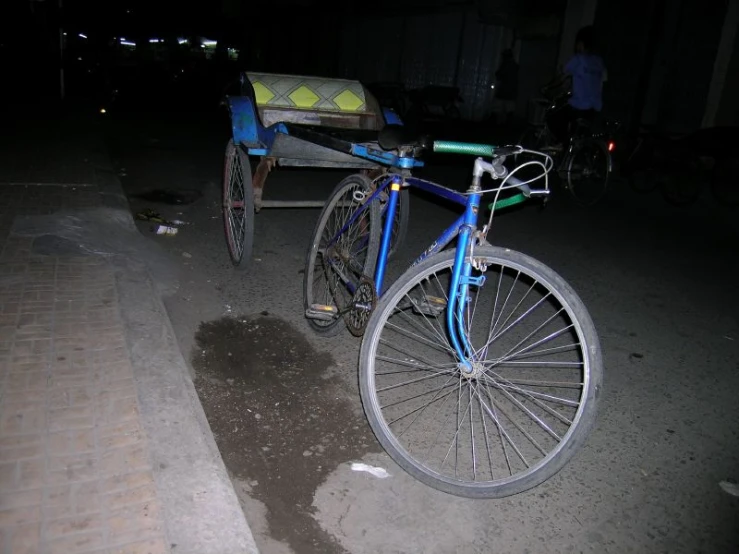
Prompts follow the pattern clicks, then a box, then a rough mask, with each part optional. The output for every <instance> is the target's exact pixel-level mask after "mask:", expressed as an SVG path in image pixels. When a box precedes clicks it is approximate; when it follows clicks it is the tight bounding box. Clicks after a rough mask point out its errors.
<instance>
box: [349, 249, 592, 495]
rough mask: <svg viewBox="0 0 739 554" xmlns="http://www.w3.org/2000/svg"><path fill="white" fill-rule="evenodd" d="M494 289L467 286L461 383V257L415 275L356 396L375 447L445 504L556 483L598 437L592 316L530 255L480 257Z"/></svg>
mask: <svg viewBox="0 0 739 554" xmlns="http://www.w3.org/2000/svg"><path fill="white" fill-rule="evenodd" d="M474 259H475V262H476V263H477V264H482V265H478V267H484V268H486V269H485V270H483V271H477V270H473V274H474V276H481V275H485V277H486V279H487V282H486V283H485V284H484V285H482V286H479V287H475V286H470V289H469V292H468V295H467V296H468V297H469V299H470V300H469V302H468V303H467V305H466V306H465V309H464V321H463V322H461V325H460V327H461V328H462V329H464V333H465V335H466V337H467V340H468V341H469V343H470V345H471V348H472V353H473V354H472V356H471V359H472V360H473V368H474V372H473V374H472V375H468V376H465V375H463V373H462V372H461V370H460V369H459V367H458V363H459V360H458V359H457V356H456V354H455V351H454V349H453V348H452V347H451V346H450V342H449V338H448V333H447V329H446V323H445V322H446V313H445V312H446V305H447V300H448V292H447V291H448V290H449V279H450V277H451V269H452V266H453V264H454V251H449V252H444V253H441V254H438V255H436V256H432V257H431V258H429V259H427V260H425V261H424V262H422V263H420V264H418V265H417V266H414V267H412V268H411V269H409V270H408V271H407V272H406V273H405V274H404V275H403V276H402V277H401V278H400V279H399V280H398V281H397V282H396V283H395V284H394V285H393V286H392V287H391V288H390V289H389V290H388V291H387V293H385V295H384V296H383V298H382V299H381V301H380V302H379V304H378V306H377V308H376V310H375V312H374V313H373V314H372V316H371V318H370V321H369V324H368V326H367V331H366V333H365V336H364V340H363V342H362V348H361V353H360V368H359V384H360V392H361V397H362V404H363V406H364V410H365V413H366V415H367V419H368V421H369V424H370V426H371V427H372V430H373V431H374V433H375V435H376V436H377V439H378V440H379V442H380V443H381V444H382V446H383V447H384V448H385V450H386V451H387V452H388V454H389V455H390V456H391V457H392V458H393V459H394V460H395V461H396V462H397V463H398V465H400V466H401V467H402V468H403V469H404V470H405V471H407V472H408V473H409V474H411V475H412V476H413V477H415V478H416V479H418V480H420V481H421V482H423V483H425V484H427V485H429V486H431V487H433V488H435V489H438V490H441V491H444V492H447V493H450V494H454V495H458V496H465V497H470V498H499V497H504V496H509V495H512V494H516V493H519V492H522V491H525V490H527V489H530V488H532V487H534V486H536V485H538V484H540V483H542V482H544V481H545V480H546V479H548V478H550V477H551V476H552V475H554V474H555V473H556V472H557V471H559V470H560V469H561V468H562V467H563V466H564V465H565V464H566V463H567V462H568V461H569V460H570V458H572V456H573V455H574V453H575V451H576V450H577V449H578V448H579V447H580V446H581V445H582V443H583V441H584V440H585V438H586V436H587V434H588V432H589V431H590V429H591V428H592V426H593V423H594V420H595V414H596V404H597V400H598V396H599V393H600V388H601V382H602V378H603V363H602V359H601V352H600V345H599V341H598V336H597V334H596V331H595V327H594V326H593V322H592V320H591V319H590V316H589V315H588V312H587V310H586V309H585V306H584V305H583V303H582V301H581V300H580V299H579V297H578V296H577V295H576V294H575V292H574V291H573V290H572V289H571V288H570V287H569V285H567V283H565V281H564V280H563V279H562V278H561V277H560V276H559V275H557V274H556V273H555V272H554V271H552V270H551V269H550V268H548V267H546V266H545V265H543V264H541V263H540V262H538V261H536V260H534V259H533V258H530V257H528V256H526V255H524V254H521V253H518V252H514V251H511V250H506V249H502V248H495V247H479V248H476V249H475V253H474Z"/></svg>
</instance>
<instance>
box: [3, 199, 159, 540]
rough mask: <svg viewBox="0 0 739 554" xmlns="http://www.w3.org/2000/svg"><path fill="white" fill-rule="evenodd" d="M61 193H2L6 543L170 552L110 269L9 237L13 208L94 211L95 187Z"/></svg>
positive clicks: (95, 261) (96, 261) (98, 262)
mask: <svg viewBox="0 0 739 554" xmlns="http://www.w3.org/2000/svg"><path fill="white" fill-rule="evenodd" d="M60 188H62V187H56V186H55V187H44V186H41V187H37V186H34V187H23V186H18V185H14V186H11V187H8V186H6V187H4V190H3V193H2V199H3V206H5V207H6V209H5V210H4V211H5V213H3V214H2V215H0V231H1V232H2V236H3V237H4V238H5V240H4V246H3V249H2V254H1V255H0V379H2V385H1V387H2V388H1V389H0V390H1V394H2V396H0V414H1V415H0V537H1V538H0V546H1V547H2V552H3V553H13V554H20V553H22V552H29V553H32V552H33V553H36V552H39V553H42V552H43V553H45V552H49V553H51V552H60V553H62V552H64V553H68V554H73V553H78V552H79V553H82V552H131V553H139V552H140V553H151V554H155V553H162V552H169V547H168V545H167V543H166V541H165V535H164V525H163V521H162V518H161V514H160V506H159V504H158V501H157V499H156V491H155V488H154V480H153V474H152V468H151V467H150V462H149V459H150V457H149V451H148V445H147V440H146V437H145V435H144V433H143V431H142V428H141V424H140V422H139V419H138V406H137V398H136V388H135V384H134V380H133V372H132V368H131V364H130V361H129V358H128V352H127V350H126V345H125V331H124V328H123V326H122V323H121V320H120V315H119V313H118V304H117V297H116V289H115V282H114V277H113V273H112V270H111V269H110V268H109V267H108V265H107V262H106V261H105V259H103V258H99V257H66V256H65V257H49V256H34V255H33V254H32V253H31V247H32V242H33V239H30V238H20V237H13V236H9V234H8V231H9V227H10V222H9V219H10V218H11V217H12V215H11V214H10V213H8V212H9V211H11V210H12V211H14V212H15V214H27V213H29V212H30V213H39V212H41V213H43V212H48V211H51V210H53V209H54V208H55V207H59V206H61V205H62V204H63V205H66V206H70V205H71V204H72V205H78V206H79V205H82V206H89V205H94V204H95V198H96V196H95V194H96V191H94V190H85V189H79V188H78V189H76V191H71V190H66V191H64V190H59V189H60ZM8 189H10V190H8ZM40 197H41V198H45V199H46V200H47V202H39V201H38V200H39V198H40ZM97 197H98V198H99V195H97ZM62 198H63V200H64V201H63V202H61V200H62Z"/></svg>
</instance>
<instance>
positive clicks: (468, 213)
mask: <svg viewBox="0 0 739 554" xmlns="http://www.w3.org/2000/svg"><path fill="white" fill-rule="evenodd" d="M390 179H391V181H390V184H389V185H390V193H389V198H388V204H387V209H386V211H385V213H384V214H383V215H384V218H385V220H384V221H383V229H382V239H381V242H380V252H379V255H378V260H377V267H376V269H375V290H376V292H377V295H378V296H381V294H382V284H383V281H384V278H385V267H386V263H387V258H388V254H389V252H390V242H391V238H392V230H393V221H394V218H395V211H396V210H397V206H398V197H399V195H400V189H401V186H402V183H403V178H402V177H401V176H399V175H393V176H392V177H391V178H390ZM385 186H387V183H386V184H384V185H383V187H381V188H384V187H385ZM469 193H470V194H469V197H468V198H469V201H468V203H467V205H466V207H465V211H464V214H463V216H462V218H461V220H462V221H461V225H460V227H459V234H458V237H457V249H456V253H455V258H454V265H453V267H452V277H451V283H450V285H449V298H448V301H447V309H446V324H447V332H448V334H449V340H450V342H451V345H452V347H453V348H454V350H455V352H456V354H457V359H458V360H459V368H460V370H461V371H462V372H463V374H464V375H466V376H468V377H471V376H473V375H474V374H475V373H476V370H475V366H474V365H473V360H474V351H473V349H472V345H471V344H470V342H469V339H468V337H467V331H466V329H465V328H464V321H465V317H464V316H465V310H466V308H467V305H468V303H469V301H470V299H469V297H468V294H469V288H470V285H473V286H477V287H479V286H482V285H483V283H484V282H485V276H484V275H481V276H479V277H473V276H472V261H471V260H468V259H467V257H468V251H470V252H471V249H470V245H471V244H472V241H473V240H474V238H473V236H472V235H473V231H474V229H475V228H476V226H477V216H478V212H479V207H480V198H481V197H482V193H481V192H480V186H479V178H477V179H475V181H473V185H472V187H471V188H470V190H469Z"/></svg>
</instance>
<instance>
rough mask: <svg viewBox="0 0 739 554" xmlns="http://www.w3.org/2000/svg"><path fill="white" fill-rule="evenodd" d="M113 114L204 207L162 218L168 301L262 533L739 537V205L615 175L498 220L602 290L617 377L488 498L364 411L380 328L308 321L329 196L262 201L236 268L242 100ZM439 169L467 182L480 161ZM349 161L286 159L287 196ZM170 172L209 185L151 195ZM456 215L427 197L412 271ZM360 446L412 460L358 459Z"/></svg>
mask: <svg viewBox="0 0 739 554" xmlns="http://www.w3.org/2000/svg"><path fill="white" fill-rule="evenodd" d="M110 123H111V132H110V146H111V149H112V153H113V156H114V157H115V158H116V159H117V161H118V165H119V167H120V168H125V169H123V170H122V171H121V173H122V181H123V183H124V187H126V189H127V192H128V193H129V195H130V199H131V204H132V207H133V209H134V210H139V209H142V208H153V209H155V210H159V211H161V213H162V214H163V215H165V216H167V217H170V218H175V217H176V218H178V219H184V220H186V221H188V222H189V223H190V224H189V225H187V226H184V227H183V228H182V229H181V230H180V232H179V234H178V235H177V236H175V237H156V236H154V235H153V234H152V233H151V232H150V230H149V227H150V225H149V224H147V223H142V224H140V228H141V230H142V232H143V233H144V234H147V235H148V236H151V238H152V240H156V241H159V242H161V243H162V244H164V245H166V247H167V249H168V250H169V251H170V252H171V254H172V255H173V256H175V257H177V259H179V260H180V267H181V275H180V288H179V290H178V292H177V293H176V294H175V295H173V296H172V297H170V298H167V299H166V303H167V306H168V309H169V311H170V316H171V318H172V320H173V324H174V326H175V329H176V331H177V333H178V338H179V341H180V345H181V347H182V348H183V352H184V353H185V354H186V356H187V357H189V359H190V361H191V365H192V370H193V371H194V373H195V376H196V386H197V388H198V392H199V394H200V397H201V400H202V402H203V405H204V407H205V410H206V413H207V415H208V418H209V420H210V423H211V427H212V428H213V431H214V433H215V435H216V441H217V443H218V445H219V448H220V449H221V452H222V454H223V457H224V460H225V462H226V465H227V467H228V469H229V471H230V472H231V475H232V477H233V479H234V481H235V483H236V486H237V490H238V491H239V493H240V494H241V497H242V504H243V506H244V509H245V511H246V516H247V519H248V520H249V522H250V524H251V525H252V528H253V530H254V531H255V533H256V535H257V541H258V542H259V546H260V549H261V551H262V552H264V553H267V554H270V553H287V552H297V553H303V552H316V553H318V552H321V553H325V552H350V553H352V554H355V553H357V554H358V553H365V552H366V553H374V552H385V553H390V552H398V553H400V552H424V553H448V552H460V553H473V552H532V553H534V552H650V553H652V552H666V553H667V552H669V553H678V552H710V553H721V552H736V551H737V549H739V526H737V521H739V499H737V498H734V497H731V496H729V495H727V494H726V493H724V492H723V491H722V490H721V489H720V488H719V486H718V483H719V482H720V481H721V480H723V479H726V478H731V477H734V478H739V440H738V438H739V436H738V432H739V402H737V400H736V398H737V392H738V391H739V356H738V353H739V322H738V320H737V314H739V301H738V300H737V294H736V282H737V278H736V275H737V265H738V258H737V253H738V249H737V246H738V245H739V240H737V239H738V237H739V235H738V232H737V226H736V225H735V219H736V215H737V214H736V213H733V214H732V213H730V212H725V211H722V210H718V209H716V208H715V207H713V206H712V205H711V203H710V201H708V200H706V201H702V202H701V204H700V205H699V206H698V207H697V208H694V209H692V210H677V209H674V208H671V207H668V206H666V205H664V204H663V203H662V202H661V201H660V200H659V199H658V198H656V197H638V196H635V195H633V194H632V193H630V192H629V191H628V190H623V189H622V188H621V187H620V186H618V184H614V187H615V189H616V190H614V192H613V194H611V196H610V198H609V199H608V201H607V202H606V203H604V204H602V205H600V206H597V207H595V208H593V209H591V210H581V209H577V208H575V207H574V206H572V205H571V204H570V203H569V202H568V201H567V198H566V197H564V196H563V195H558V196H556V197H555V198H554V199H553V201H552V203H551V205H550V206H549V207H548V208H547V209H546V210H545V211H543V212H540V211H539V210H537V209H536V208H535V207H527V208H524V209H521V210H518V211H515V212H510V213H508V214H505V215H501V216H500V217H499V219H497V220H496V223H495V225H494V230H493V233H492V234H491V238H492V240H491V241H492V242H493V243H495V244H499V245H504V246H507V247H510V248H514V249H518V250H521V251H524V252H526V253H528V254H531V255H533V256H534V257H537V258H539V259H541V260H542V261H543V262H545V263H546V264H548V265H550V266H551V267H553V268H554V269H555V270H557V271H558V272H559V273H560V274H562V275H563V276H564V277H565V278H566V279H567V280H568V281H569V282H570V283H571V284H572V285H573V287H574V288H575V289H576V290H577V291H578V292H579V294H580V295H581V297H582V298H583V300H584V302H585V304H586V305H587V306H588V308H589V310H590V312H591V315H592V316H593V319H594V321H595V323H596V326H597V328H598V331H599V333H600V336H601V340H602V346H603V352H604V358H605V370H606V376H605V387H604V394H603V396H602V401H601V405H600V414H599V420H598V424H597V427H596V429H595V430H594V432H593V434H592V436H591V437H590V439H589V441H588V442H587V444H586V446H585V447H584V449H583V450H582V451H581V452H580V453H579V454H578V455H577V456H576V457H575V459H574V460H573V461H572V463H570V464H569V465H568V466H566V467H565V469H564V470H563V471H562V472H560V473H559V474H558V475H556V476H555V477H554V478H552V479H551V480H550V481H548V482H547V483H545V484H544V485H542V486H540V487H538V488H536V489H535V490H532V491H530V492H527V493H523V494H520V495H517V496H514V497H511V498H507V499H503V500H490V501H470V500H464V499H459V498H455V497H451V496H448V495H445V494H443V493H439V492H436V491H434V490H431V489H429V488H427V487H425V486H423V485H421V484H419V483H417V482H415V481H413V480H412V479H411V478H409V477H408V476H407V475H406V474H405V473H404V472H403V471H402V470H400V469H399V468H398V467H397V466H395V465H394V464H393V463H392V462H391V461H390V460H389V458H388V457H387V456H386V455H385V454H384V453H383V452H382V451H381V449H380V448H379V447H378V445H377V443H376V442H375V440H374V438H373V436H372V434H371V432H370V431H369V429H368V426H367V424H366V422H365V420H364V417H363V415H362V412H361V406H360V404H359V398H358V393H357V378H356V360H357V353H358V348H359V342H358V341H357V339H355V338H353V337H351V336H350V335H349V334H348V333H343V334H341V335H339V336H338V337H335V338H331V339H323V338H320V337H316V336H314V335H312V333H311V331H310V330H309V329H308V326H307V325H306V324H305V322H304V320H303V316H302V313H301V311H302V310H301V305H302V300H301V298H302V297H301V295H302V292H301V286H302V269H303V264H304V255H305V251H306V248H307V246H308V240H309V238H310V235H311V231H312V229H313V225H314V224H315V221H316V219H317V217H318V211H317V210H270V211H263V212H262V213H260V214H259V215H258V216H257V219H256V237H255V251H254V262H253V264H252V266H251V268H250V270H249V271H247V272H237V271H234V270H233V269H232V268H231V267H230V264H229V261H228V256H227V253H226V249H225V244H224V239H223V228H222V222H221V216H220V199H219V194H220V189H219V187H220V183H219V180H220V169H221V163H222V155H223V151H224V149H225V144H226V140H227V139H228V135H227V126H226V125H224V121H222V120H217V119H215V118H212V119H209V118H204V117H199V116H192V115H190V116H172V117H161V118H159V120H156V121H155V120H152V119H151V118H149V119H146V118H144V117H143V116H142V117H136V116H134V115H127V116H126V117H122V118H119V119H117V120H112V121H111V122H110ZM429 173H430V174H431V175H435V176H438V177H440V178H441V179H442V182H444V179H446V180H447V183H448V184H453V183H454V182H455V181H453V180H452V178H453V177H454V176H455V175H456V176H457V177H459V176H460V168H459V167H446V168H441V169H435V170H430V171H429ZM341 176H342V174H340V173H336V172H333V171H327V170H320V171H307V170H300V171H299V170H287V169H280V170H278V171H277V172H276V173H274V174H273V175H272V176H270V178H269V182H268V188H267V192H266V197H267V198H297V199H313V198H315V199H325V198H326V197H327V196H328V194H329V192H330V190H331V188H332V187H333V186H334V185H335V184H336V183H337V182H338V180H339V179H340V178H341ZM461 176H462V178H463V179H464V172H463V173H462V174H461ZM456 182H458V181H456ZM162 189H171V190H175V191H179V192H180V193H183V195H182V196H181V199H183V200H184V201H186V202H189V201H191V200H193V199H194V201H192V203H190V204H179V205H172V204H163V203H156V202H153V201H152V198H153V199H154V200H157V197H156V196H154V197H152V196H149V200H145V199H142V198H140V197H137V195H141V194H145V193H147V192H149V193H150V192H151V191H156V190H162ZM193 191H194V192H193ZM159 200H161V197H159ZM453 215H454V212H453V211H452V210H451V209H450V208H449V207H447V206H442V205H437V204H434V203H431V202H429V201H428V200H427V199H425V198H421V197H418V196H413V198H412V203H411V226H410V231H409V234H408V239H407V241H406V243H405V248H404V249H402V250H401V252H400V253H399V256H398V262H397V264H396V268H397V269H396V272H395V273H394V274H393V273H391V277H392V275H397V271H399V270H400V269H402V267H403V265H402V260H407V259H409V258H410V257H411V256H412V255H413V253H417V252H418V251H420V250H421V249H422V248H423V247H424V246H425V245H426V244H428V242H429V241H430V239H432V238H433V237H434V235H435V233H438V230H439V225H440V224H439V222H440V221H447V220H449V221H451V218H452V217H453ZM360 460H361V461H365V462H367V463H369V464H372V465H377V466H381V467H383V468H386V469H387V471H388V472H389V473H390V474H391V477H390V478H388V479H383V480H380V479H377V478H375V477H372V476H371V475H369V474H366V473H357V472H353V471H352V470H351V469H350V465H349V463H350V462H353V461H360Z"/></svg>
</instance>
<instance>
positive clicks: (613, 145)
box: [608, 140, 616, 152]
mask: <svg viewBox="0 0 739 554" xmlns="http://www.w3.org/2000/svg"><path fill="white" fill-rule="evenodd" d="M615 149H616V143H615V142H613V141H612V140H611V141H608V151H609V152H613V151H614V150H615Z"/></svg>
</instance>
